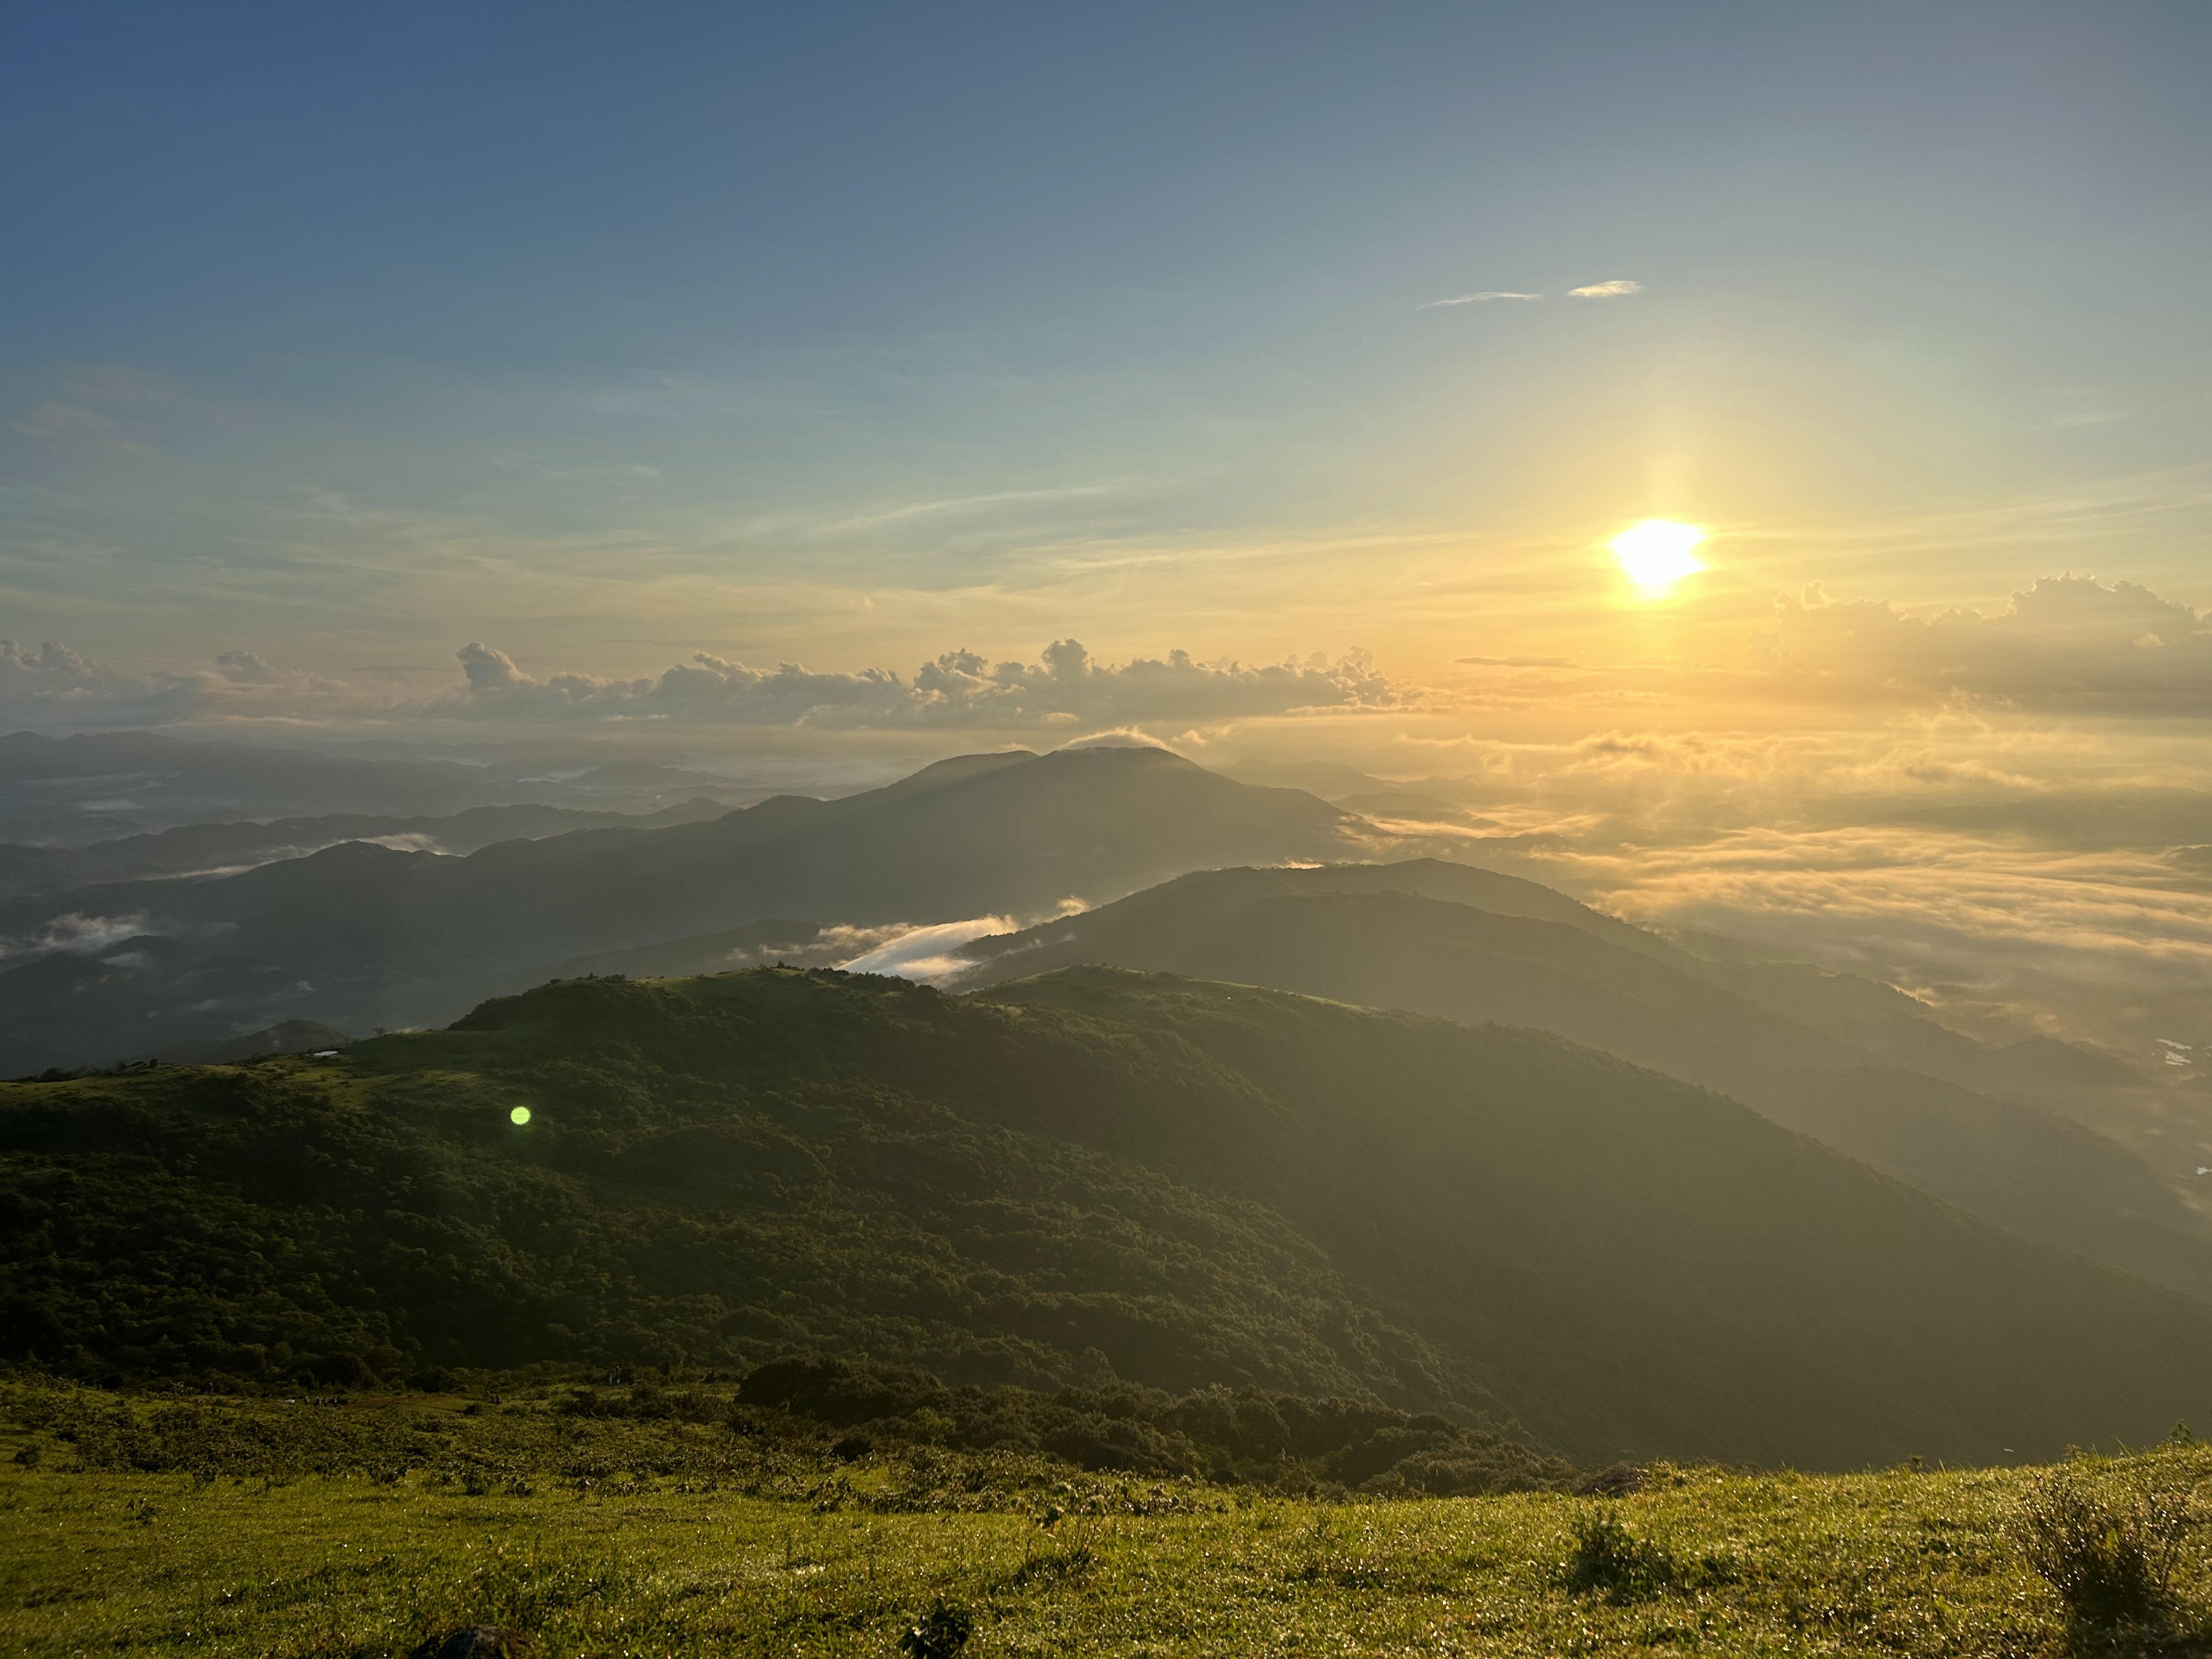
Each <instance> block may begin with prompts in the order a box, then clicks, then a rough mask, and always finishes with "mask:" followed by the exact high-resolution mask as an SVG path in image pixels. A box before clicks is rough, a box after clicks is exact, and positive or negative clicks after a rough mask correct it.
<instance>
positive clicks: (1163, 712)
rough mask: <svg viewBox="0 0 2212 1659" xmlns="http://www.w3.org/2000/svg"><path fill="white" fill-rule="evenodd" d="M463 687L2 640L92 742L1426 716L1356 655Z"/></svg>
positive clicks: (244, 654) (1069, 656) (479, 651)
mask: <svg viewBox="0 0 2212 1659" xmlns="http://www.w3.org/2000/svg"><path fill="white" fill-rule="evenodd" d="M455 657H456V659H457V660H458V661H459V665H460V669H461V677H462V681H463V684H462V686H461V688H460V689H459V690H456V691H453V692H451V693H448V694H447V695H444V696H435V697H430V698H422V697H415V698H408V697H404V696H401V695H399V694H398V692H396V691H395V690H393V689H392V685H391V684H390V683H389V680H388V678H387V679H386V681H385V682H384V683H383V684H375V685H368V684H358V683H349V682H347V681H343V680H337V679H332V678H325V677H324V676H322V675H319V674H314V673H312V672H308V671H301V670H297V669H287V668H282V667H279V666H277V665H274V664H272V663H270V662H268V661H267V660H265V659H263V658H262V657H260V656H258V655H257V654H255V653H252V652H250V651H227V652H225V653H222V655H221V656H220V657H218V658H216V660H215V663H214V665H212V667H210V668H207V669H204V670H199V671H194V672H191V673H182V674H179V673H171V672H167V671H155V672H152V673H148V674H143V675H134V674H126V673H123V672H120V671H117V670H116V669H114V668H112V667H110V666H109V665H106V664H105V663H101V662H98V661H95V660H94V659H90V658H88V657H84V656H81V655H79V654H78V653H76V652H75V651H72V650H70V649H69V648H68V647H65V646H61V645H57V644H54V643H52V642H51V641H50V642H48V643H46V644H44V645H40V646H38V647H27V646H21V645H18V644H16V643H15V641H4V640H0V724H4V725H6V726H19V727H25V728H28V729H32V730H99V729H113V728H116V727H118V726H163V725H169V724H173V723H176V722H179V721H199V722H209V721H221V720H252V719H276V720H308V719H313V720H343V719H349V718H352V719H374V720H472V719H489V720H532V721H537V720H544V721H572V722H577V723H585V724H601V723H630V722H643V721H648V720H650V721H654V722H665V723H670V724H688V725H697V726H809V727H826V728H836V729H845V730H871V729H895V730H916V729H928V728H937V727H963V726H967V727H1004V728H1012V729H1018V730H1037V729H1042V730H1051V729H1054V728H1065V729H1066V730H1068V731H1069V732H1093V733H1096V734H1098V736H1099V738H1100V740H1109V741H1110V740H1112V738H1110V736H1109V734H1111V733H1115V732H1121V733H1125V734H1127V736H1126V737H1125V738H1123V739H1122V740H1125V741H1143V742H1152V741H1155V739H1153V738H1151V737H1148V736H1146V735H1145V734H1144V732H1143V730H1142V728H1144V727H1145V726H1150V725H1164V726H1168V727H1169V728H1170V729H1172V730H1177V731H1180V730H1183V729H1185V728H1187V727H1188V726H1191V725H1192V724H1193V723H1194V722H1200V721H1216V720H1238V719H1262V718H1267V717H1269V716H1274V715H1287V714H1304V713H1308V712H1312V711H1335V712H1339V713H1362V712H1368V711H1374V710H1381V709H1411V708H1418V707H1422V706H1425V698H1424V694H1423V693H1422V692H1421V691H1420V690H1418V689H1416V688H1414V687H1412V686H1408V685H1406V684H1401V683H1400V682H1398V681H1395V680H1393V679H1391V678H1389V676H1387V675H1385V674H1383V673H1382V672H1380V671H1378V670H1376V668H1375V666H1374V665H1373V664H1372V663H1371V662H1370V661H1369V660H1368V659H1367V658H1366V657H1365V655H1364V653H1351V654H1348V655H1346V656H1342V657H1339V658H1337V659H1334V660H1331V659H1328V658H1325V657H1323V656H1322V655H1320V654H1319V653H1316V654H1315V655H1313V656H1312V657H1310V658H1308V659H1306V660H1304V661H1303V662H1299V661H1295V660H1293V661H1285V662H1280V663H1269V664H1256V665H1253V664H1244V663H1240V662H1235V661H1231V660H1228V659H1223V660H1220V661H1216V662H1200V661H1198V660H1196V659H1194V658H1193V657H1192V656H1191V655H1190V654H1189V653H1188V652H1183V651H1175V652H1170V653H1169V654H1168V655H1167V656H1166V657H1164V658H1157V657H1138V658H1134V659H1131V660H1130V661H1128V662H1126V663H1119V664H1115V663H1101V662H1099V661H1097V660H1096V659H1093V658H1092V656H1091V653H1090V652H1089V651H1088V650H1086V649H1085V647H1084V646H1083V645H1082V644H1081V643H1080V642H1079V641H1076V640H1072V639H1064V640H1058V641H1054V642H1053V643H1052V644H1050V645H1048V646H1047V647H1045V648H1044V650H1043V651H1042V653H1039V656H1038V659H1037V660H1036V661H1035V662H1030V663H1023V662H1011V661H1008V662H997V663H994V662H991V661H988V660H987V659H985V658H983V657H981V656H979V655H977V654H976V653H974V652H969V651H948V652H945V653H943V654H941V655H939V657H938V658H936V659H934V660H933V661H931V662H927V663H924V664H922V665H921V667H920V668H918V669H917V670H915V672H914V674H913V675H912V677H911V678H905V677H902V676H900V675H898V674H896V673H893V672H891V671H889V670H887V669H881V668H868V669H862V670H860V671H857V672H853V673H838V672H828V673H823V672H816V671H811V670H809V669H807V668H805V667H802V666H801V665H799V664H796V663H781V664H779V665H776V666H775V667H774V668H769V669H757V668H750V667H748V666H746V665H744V664H743V663H741V662H734V661H731V660H728V659H725V658H722V657H718V656H715V655H714V654H713V653H709V652H704V651H702V652H699V653H696V655H694V656H693V657H692V658H691V659H690V661H689V662H684V663H679V664H678V665H675V666H673V667H671V668H669V669H667V670H666V671H664V672H662V673H660V674H659V675H658V676H655V677H653V678H644V679H633V680H623V679H605V678H599V677H598V676H596V675H591V674H582V673H556V674H550V675H547V676H545V677H544V678H538V677H537V676H534V675H532V674H531V673H529V672H527V671H525V670H524V669H523V668H522V667H521V666H520V665H519V664H517V663H516V662H515V660H514V659H513V658H512V657H510V656H508V655H507V653H505V652H503V651H501V650H498V649H496V648H495V647H491V646H489V645H486V644H484V643H483V642H482V641H475V640H471V641H469V643H468V644H466V645H465V646H463V647H461V648H460V650H459V651H458V652H457V653H455Z"/></svg>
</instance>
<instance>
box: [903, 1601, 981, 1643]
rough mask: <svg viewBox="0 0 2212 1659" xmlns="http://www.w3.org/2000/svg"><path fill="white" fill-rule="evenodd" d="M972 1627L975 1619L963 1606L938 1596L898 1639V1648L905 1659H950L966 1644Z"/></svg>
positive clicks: (973, 1627)
mask: <svg viewBox="0 0 2212 1659" xmlns="http://www.w3.org/2000/svg"><path fill="white" fill-rule="evenodd" d="M974 1633H975V1620H973V1619H972V1618H970V1617H969V1615H968V1613H967V1611H966V1609H964V1608H962V1607H954V1606H952V1605H951V1603H949V1602H947V1601H945V1598H944V1597H943V1596H941V1595H940V1596H939V1597H938V1598H937V1602H936V1605H934V1606H933V1607H931V1608H930V1610H929V1611H928V1612H927V1613H924V1614H923V1615H922V1617H921V1621H920V1622H919V1623H917V1624H916V1625H915V1626H914V1627H913V1628H912V1629H910V1630H908V1632H907V1633H906V1634H905V1635H903V1636H902V1637H900V1638H899V1651H900V1652H901V1653H903V1654H905V1655H907V1656H908V1659H952V1656H953V1655H955V1654H957V1653H958V1652H959V1651H960V1650H961V1649H963V1648H964V1647H966V1646H967V1645H968V1638H969V1637H970V1636H971V1635H973V1634H974Z"/></svg>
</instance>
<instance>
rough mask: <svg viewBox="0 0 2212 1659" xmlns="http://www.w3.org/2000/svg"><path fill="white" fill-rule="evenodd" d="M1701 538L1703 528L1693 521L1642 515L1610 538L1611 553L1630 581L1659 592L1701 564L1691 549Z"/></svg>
mask: <svg viewBox="0 0 2212 1659" xmlns="http://www.w3.org/2000/svg"><path fill="white" fill-rule="evenodd" d="M1704 540H1705V532H1704V531H1702V530H1700V529H1699V528H1698V526H1695V525H1693V524H1676V523H1675V522H1674V520H1671V519H1646V520H1644V521H1643V522H1642V523H1640V524H1635V525H1631V526H1629V527H1628V528H1627V529H1626V530H1624V531H1622V532H1620V534H1619V535H1618V536H1615V537H1614V538H1613V557H1615V558H1616V559H1618V560H1620V568H1621V573H1622V574H1624V575H1626V577H1627V578H1628V580H1630V581H1632V582H1634V583H1635V584H1636V585H1637V586H1638V587H1640V588H1642V589H1643V590H1644V592H1646V593H1650V594H1659V593H1663V592H1666V591H1667V590H1668V588H1670V587H1672V586H1674V584H1675V583H1676V582H1678V581H1680V580H1682V578H1683V577H1685V576H1694V575H1695V574H1697V573H1698V572H1699V571H1700V570H1703V569H1704V568H1705V564H1704V562H1703V561H1701V560H1699V558H1698V557H1697V556H1696V555H1695V552H1694V550H1695V549H1696V548H1697V546H1698V545H1699V544H1700V543H1702V542H1703V541H1704Z"/></svg>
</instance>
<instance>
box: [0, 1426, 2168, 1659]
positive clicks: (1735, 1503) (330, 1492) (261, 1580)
mask: <svg viewBox="0 0 2212 1659" xmlns="http://www.w3.org/2000/svg"><path fill="white" fill-rule="evenodd" d="M551 1398H552V1394H551V1391H547V1392H545V1393H544V1394H542V1395H532V1396H530V1397H528V1398H520V1397H517V1398H509V1399H506V1400H502V1401H489V1400H473V1401H471V1400H463V1399H460V1398H458V1397H454V1396H451V1395H445V1396H435V1397H426V1396H412V1395H410V1396H393V1397H389V1398H379V1399H359V1398H356V1399H350V1400H347V1401H343V1402H336V1401H308V1400H300V1401H292V1402H285V1401H275V1400H265V1401H264V1400H253V1401H221V1400H216V1401H210V1400H205V1399H191V1400H184V1399H178V1400H170V1401H150V1400H149V1399H147V1398H144V1397H138V1398H131V1397H124V1396H111V1395H99V1394H94V1393H92V1392H89V1391H82V1390H76V1389H61V1388H33V1387H22V1388H15V1389H10V1390H9V1392H8V1394H7V1396H6V1401H5V1415H6V1420H7V1426H8V1439H7V1443H6V1457H5V1458H4V1459H0V1514H4V1516H5V1529H6V1536H7V1538H8V1540H9V1547H8V1549H7V1551H6V1553H5V1556H4V1559H0V1585H3V1586H4V1588H3V1589H0V1648H3V1649H4V1650H5V1651H7V1652H9V1653H17V1654H21V1655H24V1656H27V1659H46V1656H57V1659H58V1656H62V1655H80V1654H86V1655H89V1654H100V1655H129V1656H149V1659H150V1656H156V1655H187V1654H190V1655H203V1654H221V1655H224V1656H240V1659H248V1656H270V1659H280V1656H281V1659H307V1656H331V1659H339V1656H346V1659H366V1656H400V1655H405V1654H407V1653H409V1652H410V1651H411V1650H414V1649H416V1647H417V1645H418V1644H422V1643H423V1642H425V1641H426V1640H431V1639H434V1638H439V1637H441V1635H443V1634H444V1633H446V1632H450V1631H452V1630H453V1629H455V1628H458V1627H460V1626H469V1625H477V1624H491V1625H499V1626H507V1627H508V1628H511V1629H514V1630H519V1631H521V1632H526V1633H528V1634H529V1635H530V1636H531V1638H532V1641H533V1645H534V1651H535V1653H536V1655H537V1656H538V1659H569V1656H586V1655H590V1656H610V1659H611V1656H638V1659H643V1656H658V1655H670V1656H674V1655H707V1654H823V1655H828V1654H840V1655H843V1654H853V1655H860V1654H868V1655H897V1654H902V1653H903V1654H907V1655H919V1656H922V1659H936V1656H945V1655H950V1654H951V1653H955V1652H957V1653H962V1654H964V1655H969V1656H977V1659H981V1656H992V1655H1002V1654H1003V1655H1038V1656H1042V1655H1048V1654H1051V1655H1062V1654H1126V1655H1146V1654H1153V1655H1170V1654H1176V1655H1182V1654H1192V1655H1199V1654H1205V1655H1224V1656H1228V1655H1255V1654H1276V1653H1281V1654H1315V1655H1320V1654H1328V1655H1344V1654H1470V1655H1473V1654H1482V1655H1529V1656H1559V1655H1568V1654H1576V1655H1582V1654H1593V1655H1595V1654H1631V1653H1647V1652H1650V1653H1657V1652H1667V1653H1685V1652H1705V1653H1717V1654H1773V1655H1783V1654H1790V1655H1798V1654H1804V1655H1813V1654H1836V1655H1844V1654H1853V1655H1857V1654H1887V1655H1915V1656H1917V1655H1928V1656H1936V1655H1958V1656H1965V1655H1990V1656H1996V1655H2033V1654H2065V1653H2091V1652H2101V1653H2114V1654H2118V1653H2148V1652H2159V1651H2172V1652H2177V1653H2179V1652H2197V1651H2203V1647H2202V1646H2201V1644H2200V1643H2199V1641H2198V1640H2197V1638H2198V1636H2199V1634H2200V1632H2202V1630H2203V1627H2204V1624H2205V1620H2204V1618H2203V1614H2204V1613H2205V1610H2206V1609H2207V1608H2208V1607H2212V1574H2208V1573H2207V1571H2206V1570H2205V1561H2204V1559H2203V1551H2202V1548H2201V1544H2202V1541H2203V1535H2202V1534H2201V1533H2200V1531H2199V1529H2198V1525H2197V1521H2198V1517H2197V1511H2196V1509H2195V1503H2196V1498H2195V1493H2196V1491H2197V1486H2198V1485H2199V1483H2200V1482H2203V1481H2205V1480H2212V1453H2209V1452H2208V1451H2207V1450H2205V1449H2202V1448H2200V1447H2198V1446H2197V1444H2195V1443H2193V1442H2191V1441H2188V1440H2186V1439H2185V1438H2177V1439H2176V1440H2175V1441H2174V1442H2172V1443H2169V1444H2166V1445H2164V1446H2161V1447H2159V1448H2156V1449H2152V1450H2149V1451H2146V1452H2142V1453H2139V1454H2135V1455H2127V1456H2123V1457H2118V1458H2087V1457H2084V1458H2078V1459H2075V1460H2074V1461H2073V1462H2070V1463H2069V1464H2067V1465H2064V1466H2063V1467H2061V1468H2058V1469H2057V1470H2055V1471H2054V1470H2049V1469H2032V1468H2017V1469H2015V1468H2008V1469H1965V1470H1952V1469H1939V1468H1910V1467H1907V1468H1895V1469H1889V1470H1883V1471H1876V1472H1869V1473H1865V1474H1846V1475H1811V1474H1791V1473H1781V1472H1765V1473H1761V1472H1750V1471H1741V1470H1730V1469H1725V1468H1714V1467H1694V1466H1674V1465H1668V1464H1656V1465H1652V1466H1649V1467H1646V1468H1643V1469H1642V1470H1640V1471H1635V1472H1629V1471H1624V1470H1613V1471H1609V1472H1607V1475H1606V1476H1605V1477H1602V1478H1601V1479H1599V1480H1595V1481H1588V1480H1586V1481H1585V1482H1584V1483H1583V1486H1584V1487H1585V1490H1583V1491H1579V1492H1578V1491H1575V1490H1541V1491H1527V1492H1511V1493H1504V1494H1498V1495H1492V1496H1486V1497H1476V1498H1414V1499H1391V1500H1383V1499H1372V1498H1364V1497H1356V1496H1349V1495H1345V1494H1343V1493H1341V1492H1336V1493H1332V1494H1328V1495H1324V1496H1318V1497H1314V1496H1308V1497H1300V1496H1294V1495H1290V1494H1288V1493H1286V1492H1284V1491H1282V1490H1280V1489H1267V1488H1262V1487H1257V1486H1250V1485H1246V1484H1225V1483H1221V1482H1209V1481H1203V1480H1190V1479H1178V1480H1164V1481H1147V1480H1135V1479H1130V1478H1127V1477H1125V1476H1121V1475H1116V1474H1084V1473H1082V1472H1080V1471H1079V1470H1076V1469H1073V1468H1067V1467H1054V1466H1053V1465H1051V1464H1049V1463H1046V1462H1039V1461H1037V1460H1034V1459H1023V1458H1006V1457H994V1456H992V1455H947V1454H945V1453H944V1452H942V1451H939V1450H936V1449H931V1448H928V1447H923V1446H912V1445H907V1446H900V1447H896V1448H893V1449H890V1450H871V1451H869V1452H867V1453H866V1454H865V1455H847V1456H844V1457H839V1456H837V1455H833V1454H831V1453H829V1452H828V1451H827V1450H825V1449H823V1448H822V1447H821V1446H820V1445H819V1444H818V1443H816V1442H813V1441H810V1440H807V1439H806V1438H805V1437H804V1436H794V1437H788V1438H786V1439H783V1440H776V1439H775V1438H774V1437H767V1438H766V1439H763V1437H753V1438H751V1439H743V1438H740V1437H733V1436H732V1433H731V1432H730V1431H729V1429H728V1427H727V1425H726V1424H702V1423H696V1422H687V1421H683V1420H680V1419H660V1420H656V1421H651V1422H638V1421H635V1420H629V1419H592V1418H586V1417H580V1416H573V1415H571V1416H564V1415H562V1414H560V1413H557V1412H556V1411H555V1410H553V1409H551V1408H550V1400H551ZM149 1424H166V1426H160V1427H157V1428H149V1427H148V1425H149ZM410 1448H411V1450H410ZM1591 1487H1598V1488H1609V1489H1611V1491H1612V1494H1613V1495H1596V1494H1595V1492H1593V1491H1591V1490H1589V1488H1591Z"/></svg>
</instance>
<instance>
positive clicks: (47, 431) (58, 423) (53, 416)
mask: <svg viewBox="0 0 2212 1659" xmlns="http://www.w3.org/2000/svg"><path fill="white" fill-rule="evenodd" d="M114 429H115V422H113V421H112V420H110V419H108V417H107V416H105V415H101V414H97V413H95V412H94V411H93V410H89V409H81V408H79V407H78V406H77V405H76V404H40V405H39V406H38V407H37V408H36V409H34V410H32V411H31V412H30V413H29V414H28V415H27V416H24V417H23V418H22V419H21V420H20V421H18V422H15V430H16V431H18V432H21V433H22V434H24V435H26V436H27V437H32V438H55V439H61V438H85V437H94V436H99V435H105V434H106V433H109V432H112V431H113V430H114Z"/></svg>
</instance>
